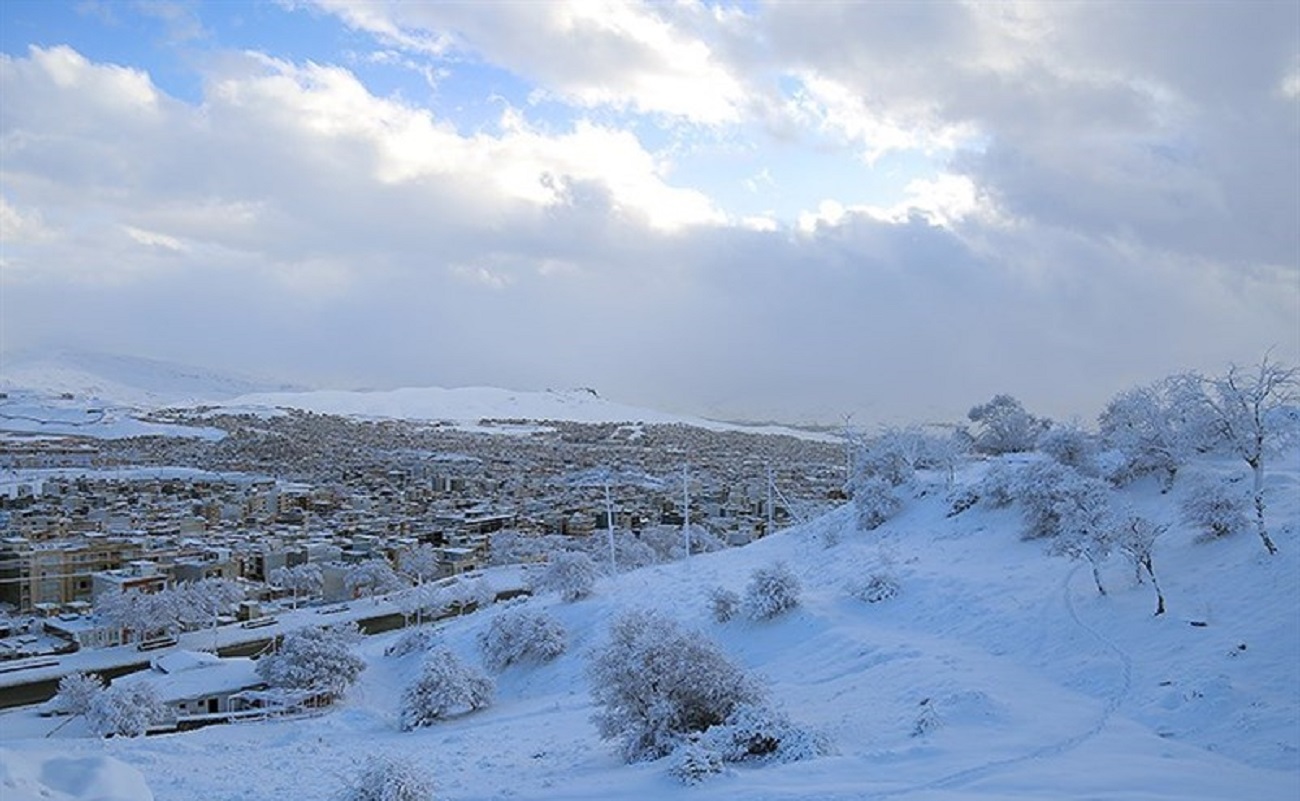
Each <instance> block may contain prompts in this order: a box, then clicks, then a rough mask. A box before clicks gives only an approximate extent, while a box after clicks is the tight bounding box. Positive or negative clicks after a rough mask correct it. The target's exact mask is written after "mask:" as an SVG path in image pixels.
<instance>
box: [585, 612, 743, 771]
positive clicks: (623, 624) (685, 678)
mask: <svg viewBox="0 0 1300 801" xmlns="http://www.w3.org/2000/svg"><path fill="white" fill-rule="evenodd" d="M587 675H588V679H589V682H588V684H589V686H590V687H591V694H592V699H593V700H594V701H595V703H596V706H597V707H598V708H599V711H598V712H597V713H596V715H595V716H594V720H595V722H596V726H597V729H598V730H599V732H600V735H601V737H604V738H606V739H613V738H617V739H619V740H621V741H622V749H623V756H624V758H625V759H627V760H628V761H629V762H633V761H640V760H646V759H658V758H659V757H662V756H664V755H666V754H668V753H670V752H671V751H673V749H675V748H676V747H677V746H679V745H680V744H681V743H682V742H684V741H685V739H686V737H687V736H689V735H691V734H693V733H699V732H704V731H706V730H707V729H708V728H709V727H710V726H716V725H718V724H720V723H723V722H725V721H726V720H727V719H728V718H729V717H731V715H732V713H733V712H735V710H736V708H737V707H739V706H741V705H743V704H753V703H757V702H759V701H760V700H761V699H762V696H763V692H762V689H761V688H760V687H759V685H758V684H757V683H756V682H755V681H754V680H753V679H751V678H749V677H748V676H747V675H746V674H745V673H744V671H742V670H741V669H740V668H738V667H736V666H735V665H733V664H732V663H731V662H730V661H729V660H728V659H727V657H726V656H725V655H724V654H723V653H722V651H721V650H720V649H719V648H718V646H717V645H716V644H714V643H713V642H712V641H711V640H709V639H708V638H707V637H705V636H703V635H702V634H699V633H695V632H690V631H686V630H684V629H682V628H681V627H680V626H679V625H678V624H677V623H676V622H674V621H673V620H671V619H670V618H668V617H666V616H664V615H663V614H662V613H659V612H653V611H644V610H641V611H633V612H629V613H627V614H625V615H623V616H622V617H620V618H618V619H616V620H615V621H614V623H613V625H612V626H611V627H610V639H609V642H608V643H607V644H606V645H605V646H604V647H602V648H601V649H599V650H598V651H597V652H596V654H595V656H594V658H593V659H592V661H591V662H590V663H589V664H588V666H587Z"/></svg>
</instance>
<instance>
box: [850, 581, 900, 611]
mask: <svg viewBox="0 0 1300 801" xmlns="http://www.w3.org/2000/svg"><path fill="white" fill-rule="evenodd" d="M898 590H899V584H898V579H897V578H895V577H894V576H893V574H890V573H872V574H871V575H869V576H867V579H866V581H863V582H862V583H861V584H858V585H857V586H854V587H852V588H851V589H850V592H851V593H852V594H853V597H855V598H857V599H858V600H860V601H866V602H867V603H869V604H876V603H880V602H881V601H887V600H889V599H890V598H893V597H894V596H895V595H898Z"/></svg>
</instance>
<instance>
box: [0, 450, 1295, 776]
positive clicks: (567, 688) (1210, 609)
mask: <svg viewBox="0 0 1300 801" xmlns="http://www.w3.org/2000/svg"><path fill="white" fill-rule="evenodd" d="M981 469H982V466H981V465H975V466H973V467H972V468H970V469H969V470H968V471H967V472H966V473H963V474H960V475H959V476H958V483H959V484H961V483H964V482H969V481H972V480H974V478H975V477H977V476H978V474H979V472H980V470H981ZM1197 472H1202V473H1205V472H1209V473H1219V474H1221V473H1233V474H1235V473H1238V472H1240V471H1239V468H1238V466H1237V465H1236V464H1235V463H1233V462H1205V463H1199V464H1196V465H1193V466H1191V467H1189V468H1187V469H1186V473H1188V474H1195V473H1197ZM1192 486H1194V485H1193V484H1192V483H1191V482H1189V481H1184V480H1183V479H1181V478H1180V480H1179V482H1178V484H1177V485H1176V486H1175V488H1174V490H1173V491H1172V492H1171V493H1169V494H1161V493H1160V491H1159V487H1158V486H1157V485H1156V482H1154V481H1148V480H1144V481H1140V482H1138V483H1137V484H1135V485H1133V486H1130V487H1129V488H1126V489H1124V490H1122V491H1119V492H1117V493H1116V498H1115V500H1116V501H1117V502H1118V503H1119V504H1120V505H1121V506H1125V507H1129V508H1132V509H1133V510H1135V511H1137V512H1140V513H1142V514H1144V515H1147V516H1149V517H1152V518H1154V519H1156V520H1158V521H1161V522H1169V523H1171V524H1172V526H1171V528H1170V530H1169V532H1168V533H1167V534H1165V535H1164V537H1162V538H1161V539H1160V540H1159V541H1158V544H1157V547H1156V551H1155V557H1154V564H1155V567H1156V570H1157V572H1158V575H1159V577H1160V579H1161V582H1162V586H1163V587H1164V590H1165V594H1166V596H1167V600H1168V605H1169V611H1168V613H1167V614H1165V615H1163V616H1160V617H1155V616H1153V615H1152V611H1153V609H1154V602H1155V599H1154V595H1153V592H1152V589H1151V587H1150V585H1149V584H1142V585H1139V584H1137V583H1136V582H1135V579H1134V570H1133V566H1132V564H1131V563H1126V562H1124V561H1122V560H1121V559H1119V558H1118V557H1114V558H1112V559H1111V560H1110V561H1108V562H1107V563H1106V564H1105V566H1104V569H1103V571H1102V575H1103V578H1104V580H1105V583H1106V585H1107V587H1108V588H1109V590H1110V593H1109V594H1108V595H1106V596H1102V595H1099V594H1098V593H1097V591H1096V589H1095V587H1094V586H1093V583H1092V579H1091V577H1090V575H1089V571H1088V570H1087V569H1086V568H1082V569H1081V568H1080V565H1079V563H1074V562H1070V561H1068V560H1066V559H1065V558H1061V557H1050V556H1048V555H1046V553H1045V552H1044V545H1043V543H1042V542H1041V541H1035V542H1026V541H1023V540H1021V539H1020V536H1019V531H1020V528H1021V525H1022V521H1021V518H1020V513H1019V511H1018V509H1017V508H1016V507H1015V506H1011V507H1008V508H1000V509H999V508H989V507H986V506H984V505H976V506H974V507H971V508H969V509H967V510H966V511H963V512H961V513H960V514H955V515H953V514H951V512H952V506H951V503H950V494H949V490H948V488H946V487H945V486H944V483H943V480H942V479H941V478H937V477H935V478H933V479H932V480H931V481H930V482H928V483H927V482H921V483H920V484H918V485H916V486H914V487H912V488H910V489H909V490H908V491H907V495H906V503H905V506H904V508H903V510H902V512H901V513H900V514H899V515H898V516H897V517H895V518H894V519H892V520H890V521H889V522H887V523H885V524H884V525H883V526H881V527H880V528H878V529H876V530H874V531H871V532H860V531H857V530H856V528H855V524H854V516H853V511H852V509H851V508H849V507H845V508H842V509H840V510H837V511H835V512H833V513H831V514H830V515H828V516H826V517H824V518H821V519H819V520H816V521H814V522H812V523H810V524H808V525H806V526H802V527H799V528H794V529H790V530H787V531H784V532H781V533H779V534H777V535H775V536H772V537H769V538H766V539H764V540H760V541H758V542H756V543H754V544H752V545H750V546H747V547H745V548H740V549H733V550H727V551H722V552H718V553H715V554H711V555H707V556H696V557H692V559H691V560H690V561H688V562H679V563H674V564H670V565H663V566H657V567H652V568H646V569H642V570H638V571H634V572H630V573H625V574H622V575H619V576H616V577H612V578H609V577H607V578H603V579H601V580H600V581H599V582H598V583H597V585H596V592H595V594H594V596H592V597H590V598H588V599H586V600H582V601H578V602H575V603H561V602H560V601H559V599H558V598H556V597H554V596H546V595H541V596H538V597H536V598H533V599H531V600H529V601H527V602H526V603H527V605H528V606H530V607H533V608H544V609H547V610H548V611H549V612H550V613H551V614H553V615H554V616H555V617H556V618H558V619H559V620H560V621H561V622H562V623H563V624H564V626H565V628H566V629H567V631H568V636H569V647H568V650H567V652H566V653H565V654H564V655H563V656H561V657H560V658H558V659H556V660H554V661H552V662H549V663H547V664H545V665H541V666H532V667H521V666H512V667H508V668H506V669H505V670H504V672H502V673H500V674H498V675H497V676H496V679H497V688H496V698H495V702H494V704H493V705H492V706H491V707H489V708H488V709H486V710H483V711H480V712H477V713H473V714H470V715H467V716H464V717H461V718H456V719H452V720H449V721H446V722H443V723H440V724H436V725H434V726H432V727H429V728H421V729H417V730H415V731H411V732H403V731H400V730H399V726H398V713H399V704H400V697H401V693H402V690H403V688H404V687H405V686H406V685H407V684H408V683H410V682H411V681H412V680H413V679H414V678H415V676H416V675H417V672H418V670H419V665H420V659H421V657H420V655H419V654H410V655H407V656H402V657H391V656H385V655H384V649H385V648H386V647H388V646H389V645H391V644H392V643H393V642H394V640H395V638H396V637H398V636H401V635H400V634H391V635H382V636H378V637H374V638H370V639H368V640H367V641H365V642H364V643H363V644H362V645H361V646H360V653H361V654H362V655H363V656H364V657H365V659H366V660H367V662H368V665H369V666H368V668H367V669H366V671H365V672H364V673H363V674H362V677H361V680H360V682H359V683H358V684H357V685H356V686H354V687H353V688H352V690H351V691H350V692H349V694H348V696H347V697H346V699H345V700H344V701H343V702H342V704H341V706H340V707H339V708H336V709H335V710H333V711H332V712H330V713H329V714H326V715H324V716H322V717H319V718H313V719H307V720H297V721H287V720H286V721H277V722H261V723H245V724H238V725H229V726H216V727H211V728H207V729H203V730H200V731H196V732H191V733H186V734H175V735H164V736H156V737H148V738H143V739H136V740H129V739H114V740H108V741H101V740H97V739H91V738H88V737H86V736H85V735H84V728H83V729H81V730H78V728H77V726H75V725H69V726H65V727H64V728H62V729H61V730H60V731H59V732H57V733H56V734H54V735H53V737H52V738H51V739H46V738H45V737H44V735H45V733H46V732H47V731H48V730H50V729H52V728H54V726H55V725H57V723H58V721H53V720H49V719H42V718H38V717H36V716H35V715H34V714H32V713H31V712H30V711H18V712H13V713H8V714H6V715H5V716H4V717H0V738H4V739H7V740H8V741H7V742H3V746H4V747H5V748H7V749H10V753H9V754H8V755H7V756H5V759H6V760H7V761H8V764H11V765H12V764H33V763H37V762H40V761H41V760H45V759H48V758H49V755H50V754H51V753H52V752H55V751H57V752H58V753H59V754H60V755H61V756H63V757H86V758H90V757H99V756H103V755H108V756H111V757H113V758H115V759H117V760H120V761H121V762H123V763H125V764H126V765H128V766H131V767H133V768H135V769H136V770H138V771H140V773H141V774H143V776H144V777H145V779H146V780H147V782H148V784H149V786H150V787H151V788H152V792H153V794H154V797H156V798H159V799H169V801H200V800H201V801H234V800H235V799H244V800H246V799H280V798H301V799H329V798H331V797H333V796H334V795H335V794H336V793H337V792H338V790H339V788H341V787H342V786H343V785H344V784H345V783H346V782H347V781H348V780H349V779H350V778H351V777H353V776H354V775H355V774H356V773H357V772H358V771H359V769H360V767H359V766H360V763H361V762H362V761H364V760H365V758H366V757H367V756H369V755H373V754H377V753H384V754H389V755H398V756H406V757H409V758H410V759H412V760H413V761H414V762H416V763H417V764H418V765H420V766H422V767H423V768H424V769H425V770H427V772H428V773H429V774H430V775H431V776H432V777H433V780H434V783H435V785H436V788H437V796H436V797H437V798H439V799H443V800H445V801H451V800H456V801H465V800H468V799H610V798H654V799H746V800H747V801H748V800H749V799H774V800H775V799H818V800H819V801H823V800H826V799H846V800H847V799H883V798H910V799H936V801H937V800H940V799H941V800H943V801H976V800H978V801H994V800H995V799H996V801H1010V800H1012V799H1035V800H1036V801H1037V800H1040V799H1082V798H1088V799H1097V800H1102V799H1112V800H1117V799H1131V800H1133V801H1136V800H1137V799H1143V800H1145V801H1154V800H1155V799H1169V800H1170V801H1173V799H1178V801H1197V800H1198V799H1203V800H1205V801H1209V800H1210V799H1214V800H1215V801H1229V799H1231V800H1233V801H1235V800H1236V799H1252V801H1290V800H1291V799H1295V798H1300V614H1297V605H1296V595H1295V589H1296V587H1297V586H1300V459H1297V458H1296V457H1295V456H1294V455H1293V456H1292V457H1291V458H1290V459H1289V461H1287V462H1286V463H1285V464H1281V465H1278V467H1277V468H1276V469H1274V470H1271V471H1270V473H1269V483H1268V491H1269V497H1270V507H1269V513H1270V519H1271V521H1272V530H1273V534H1274V539H1275V540H1276V542H1277V544H1278V546H1279V549H1280V552H1279V553H1278V554H1277V555H1275V556H1269V555H1268V554H1266V553H1265V551H1264V549H1263V547H1262V546H1261V544H1260V541H1259V540H1258V539H1257V538H1255V537H1254V536H1252V535H1251V534H1249V533H1243V534H1239V535H1237V536H1234V537H1229V538H1224V539H1219V540H1215V541H1212V542H1199V541H1197V539H1198V535H1197V533H1196V532H1194V531H1191V530H1189V529H1188V528H1187V527H1186V526H1184V525H1182V524H1180V522H1179V515H1178V512H1177V509H1178V503H1179V501H1180V500H1181V498H1182V496H1183V495H1185V494H1186V493H1187V492H1188V491H1189V487H1192ZM776 562H783V563H785V564H786V565H787V566H788V567H789V568H790V569H791V570H792V571H793V572H794V573H795V574H796V575H797V576H798V577H799V579H800V581H801V583H802V586H803V595H802V602H801V605H800V606H799V607H798V608H796V609H795V610H793V611H791V612H789V613H787V614H785V615H784V616H782V617H779V618H777V619H775V620H771V621H767V622H753V621H748V620H740V619H737V620H732V621H729V622H726V623H718V622H716V621H715V620H714V619H713V617H712V616H711V615H710V612H709V604H708V600H707V599H708V593H709V591H710V590H711V589H712V588H714V587H719V586H721V587H725V588H729V589H732V590H735V591H738V592H743V591H744V588H745V584H746V582H747V579H748V577H749V575H750V573H751V571H752V570H753V569H755V568H757V567H762V566H768V565H772V564H774V563H776ZM873 573H887V574H889V575H891V576H892V577H894V578H895V579H896V580H897V582H898V585H899V589H900V591H899V593H898V594H897V595H896V596H895V597H892V598H889V599H886V600H882V601H880V602H878V603H867V602H864V601H863V600H860V599H859V598H858V597H855V594H854V590H855V589H857V588H860V587H861V586H862V584H863V583H864V582H865V580H866V579H867V577H868V576H870V575H871V574H873ZM646 607H650V608H655V609H661V610H664V611H665V612H667V613H668V614H670V615H671V616H673V617H674V618H676V619H678V620H680V621H681V622H682V623H683V624H685V625H687V626H689V627H692V628H695V629H698V630H699V631H700V632H702V633H703V634H704V635H705V636H707V637H709V638H712V639H714V640H716V641H717V642H718V643H719V645H720V647H721V648H722V649H723V651H725V653H726V654H727V655H728V656H729V657H730V658H731V659H732V660H734V661H736V662H737V663H739V664H740V665H743V666H744V667H745V668H746V669H747V670H749V671H751V672H752V673H753V674H754V675H756V676H759V677H761V679H762V681H763V682H764V683H765V684H766V686H767V688H768V691H769V695H770V699H771V701H772V702H773V703H775V704H777V705H779V706H780V707H781V708H783V709H784V710H785V712H786V713H788V715H789V717H790V718H791V719H792V720H793V721H794V722H796V723H798V724H800V725H802V726H804V727H806V728H810V729H813V730H815V731H818V732H820V733H822V734H824V735H825V736H826V737H827V738H828V739H829V742H830V743H831V745H832V746H833V749H834V753H832V754H831V755H828V756H824V757H820V758H817V759H813V760H809V761H803V762H794V763H789V764H772V765H766V766H756V767H750V766H742V767H735V768H733V769H731V770H730V771H729V772H727V773H724V774H723V775H720V776H714V777H712V778H711V779H708V780H707V781H705V782H704V783H702V784H700V785H697V786H692V787H687V786H683V785H681V784H679V783H678V782H677V781H676V780H675V779H673V778H672V777H671V776H670V775H669V774H668V772H667V767H666V764H665V761H663V760H661V761H658V762H649V763H640V764H634V765H627V764H624V763H623V762H622V761H621V759H620V757H619V754H618V750H617V747H616V745H615V744H614V743H611V742H607V741H602V740H601V739H600V738H599V736H598V735H597V730H596V727H595V726H594V725H593V723H592V721H591V716H592V714H593V712H594V711H595V707H594V706H593V702H592V700H591V697H590V695H589V693H588V687H587V679H586V676H585V673H584V667H585V665H586V664H587V663H588V660H589V658H590V655H591V653H592V651H593V649H595V648H597V647H599V646H600V645H601V643H602V642H603V641H604V639H605V637H606V636H607V632H608V629H609V624H610V621H611V620H613V619H615V618H616V617H617V616H618V615H619V614H620V613H622V612H624V611H627V610H631V609H638V608H646ZM501 611H502V610H501V609H492V610H488V611H484V612H479V613H477V614H474V615H470V616H468V617H464V618H460V619H456V620H453V621H449V622H446V623H443V624H439V625H440V626H441V628H440V630H439V631H440V634H439V636H440V639H441V641H442V642H443V644H445V645H447V646H448V647H450V648H451V649H453V650H454V651H456V652H458V653H459V654H460V655H461V656H462V657H464V658H465V659H466V660H468V661H470V662H473V663H480V662H481V660H482V657H481V655H480V653H479V652H478V648H477V640H476V638H477V635H478V633H479V632H480V631H482V630H483V629H484V628H485V627H486V626H487V624H488V623H489V622H490V620H491V619H492V618H493V616H494V615H497V614H500V613H501ZM11 772H12V771H11ZM14 787H15V785H10V786H9V787H6V788H5V790H6V794H5V798H6V801H27V799H28V798H36V797H37V796H34V795H28V796H24V795H22V793H21V792H17V793H16V794H15V791H14V789H13V788H14ZM54 797H59V796H54ZM144 797H145V796H143V795H140V796H134V797H132V799H133V801H134V799H138V798H144Z"/></svg>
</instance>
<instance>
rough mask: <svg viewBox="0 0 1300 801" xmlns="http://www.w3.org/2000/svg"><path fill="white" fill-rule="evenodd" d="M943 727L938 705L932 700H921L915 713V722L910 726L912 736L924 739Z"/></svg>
mask: <svg viewBox="0 0 1300 801" xmlns="http://www.w3.org/2000/svg"><path fill="white" fill-rule="evenodd" d="M941 725H943V720H942V719H941V718H940V717H939V707H938V704H936V703H935V702H934V699H933V698H922V699H921V703H920V704H919V709H918V710H917V713H916V722H915V723H913V724H912V736H913V737H924V736H925V735H927V734H929V733H930V732H932V731H934V730H935V729H937V728H939V727H940V726H941Z"/></svg>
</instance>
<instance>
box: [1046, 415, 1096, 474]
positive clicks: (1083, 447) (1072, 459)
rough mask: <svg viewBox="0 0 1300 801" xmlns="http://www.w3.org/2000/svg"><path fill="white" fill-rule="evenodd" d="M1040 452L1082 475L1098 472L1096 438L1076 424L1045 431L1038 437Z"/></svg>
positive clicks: (1054, 427)
mask: <svg viewBox="0 0 1300 801" xmlns="http://www.w3.org/2000/svg"><path fill="white" fill-rule="evenodd" d="M1038 450H1039V451H1041V452H1043V453H1045V454H1047V455H1048V456H1050V457H1052V458H1053V459H1055V460H1056V461H1058V462H1060V463H1061V464H1063V465H1065V466H1066V467H1073V468H1074V469H1075V470H1078V471H1079V472H1080V473H1084V474H1086V475H1092V474H1094V473H1095V472H1096V470H1097V464H1096V458H1097V442H1096V438H1095V437H1093V436H1092V435H1091V434H1089V433H1088V432H1087V431H1084V430H1083V428H1081V427H1080V426H1078V425H1076V424H1074V423H1066V424H1065V425H1059V426H1053V427H1052V428H1049V429H1047V430H1046V431H1044V432H1043V433H1042V434H1040V435H1039V437H1038Z"/></svg>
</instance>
